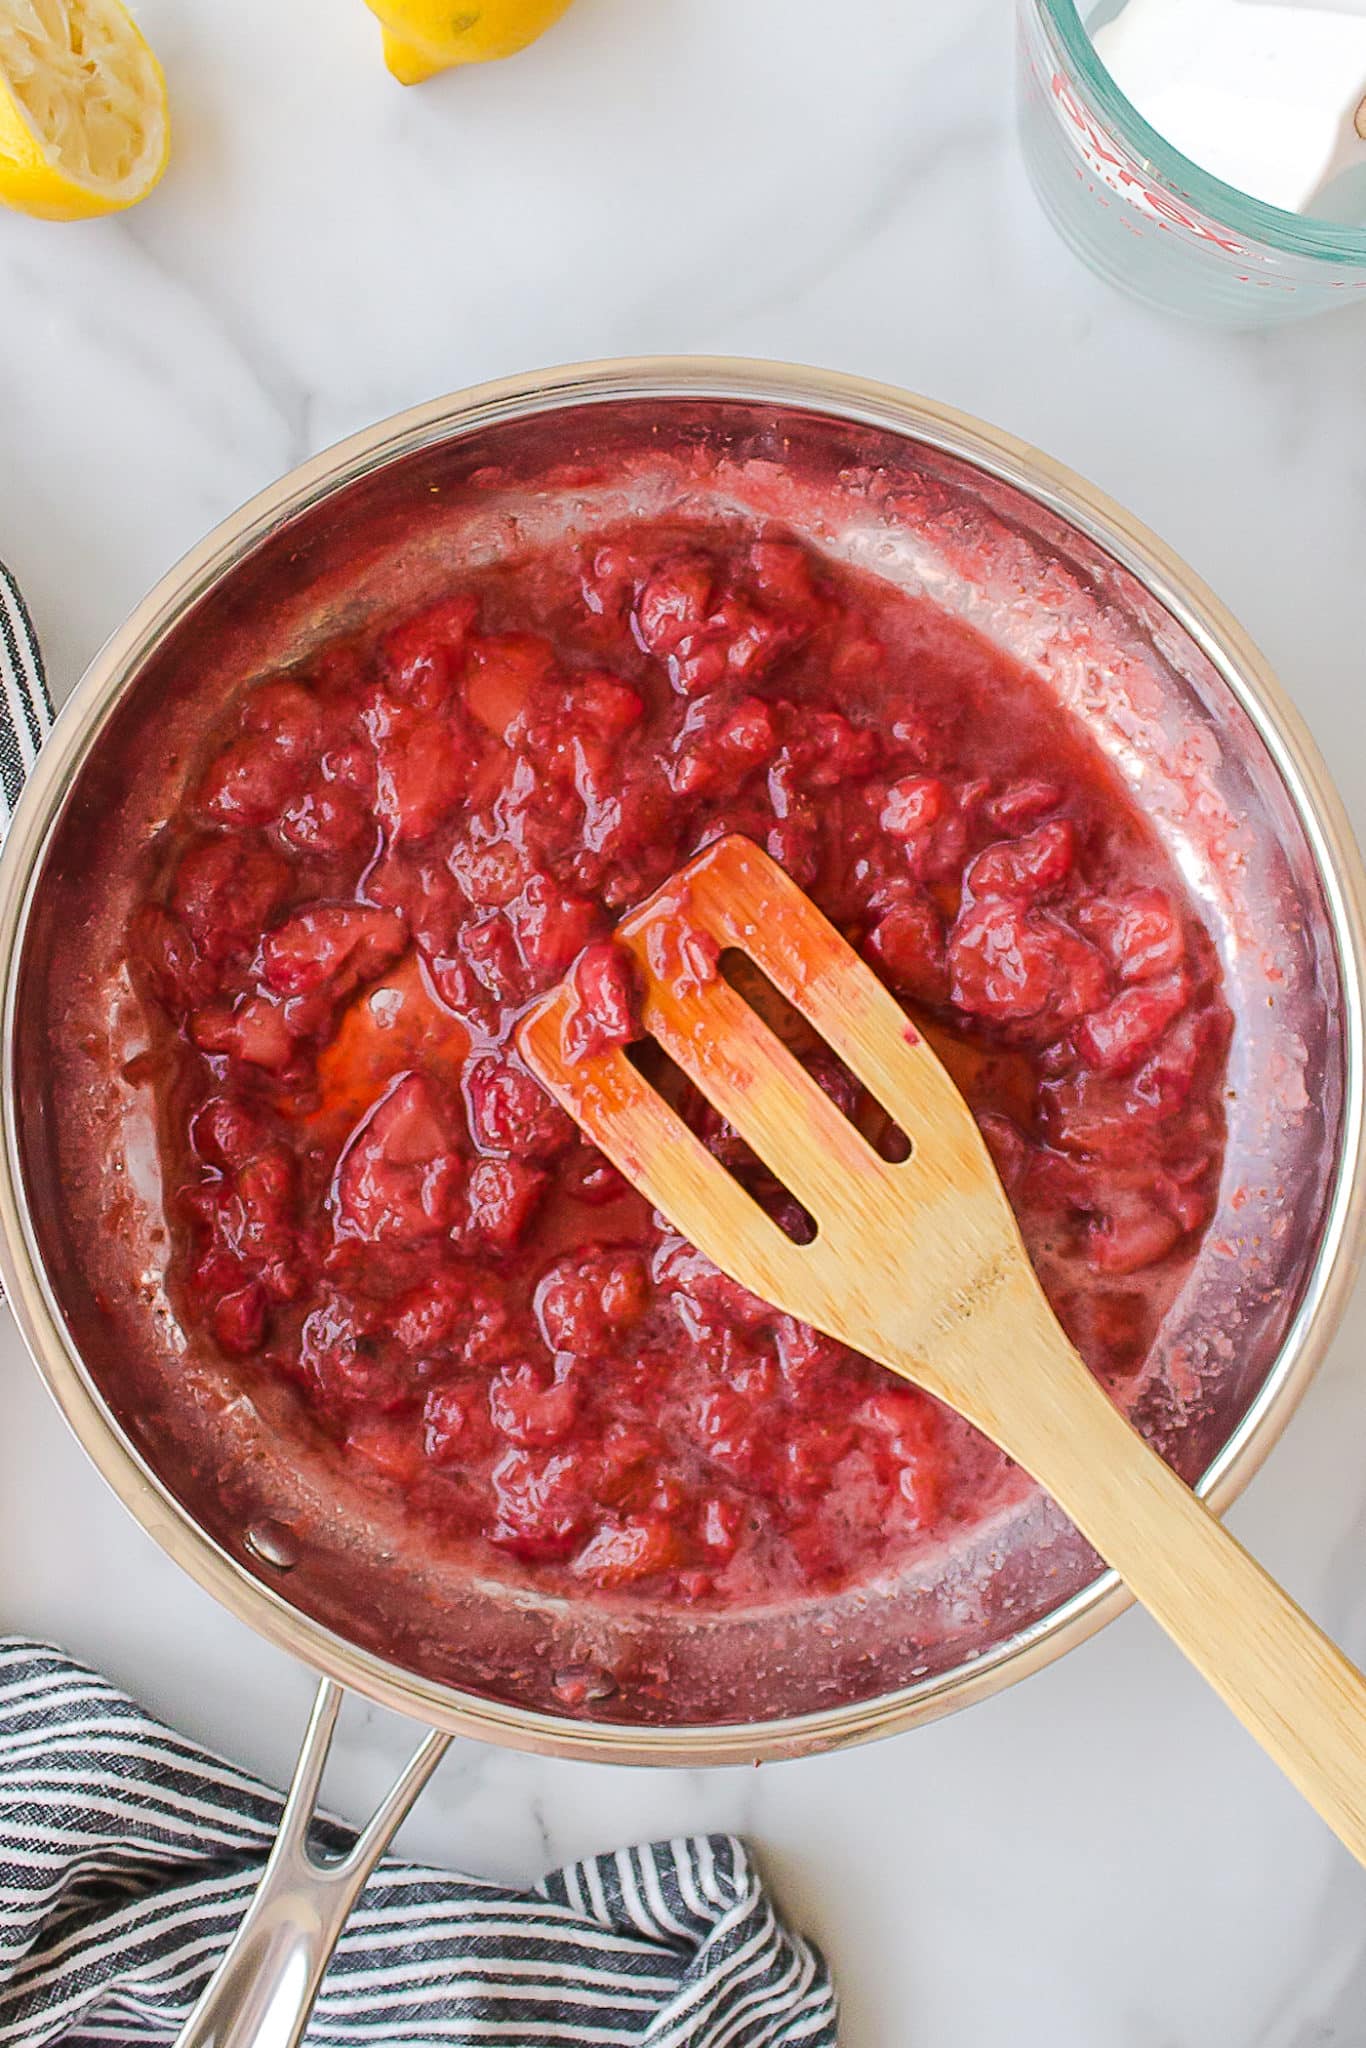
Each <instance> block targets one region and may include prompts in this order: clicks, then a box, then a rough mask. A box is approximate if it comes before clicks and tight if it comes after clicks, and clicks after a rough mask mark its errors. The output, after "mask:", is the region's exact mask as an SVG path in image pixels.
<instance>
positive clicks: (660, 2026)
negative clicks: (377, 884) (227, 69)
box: [0, 568, 836, 2048]
mask: <svg viewBox="0 0 1366 2048" xmlns="http://www.w3.org/2000/svg"><path fill="white" fill-rule="evenodd" d="M51 723H52V707H51V704H50V702H49V699H48V694H47V688H46V684H45V683H44V680H43V671H42V663H41V660H40V658H39V653H38V644H37V640H36V638H35V637H34V633H33V629H32V626H31V624H30V622H29V618H28V614H27V612H26V611H25V609H24V606H23V604H22V602H21V600H20V598H19V594H18V592H17V590H16V589H15V587H14V584H13V582H12V581H11V579H10V578H9V576H8V575H7V574H6V573H5V571H4V570H3V568H0V831H3V827H4V825H5V824H7V823H8V821H9V818H10V815H11V813H12V811H13V808H14V804H15V802H16V800H17V798H18V794H19V791H20V789H21V787H22V785H23V780H24V777H25V775H26V774H27V772H28V770H29V769H30V768H31V767H32V765H33V762H34V760H35V759H36V757H37V752H38V748H39V746H40V744H41V742H42V739H43V736H44V735H45V733H46V732H47V730H48V728H49V727H50V725H51ZM281 1804H282V1801H281V1799H280V1796H279V1794H278V1793H276V1792H272V1791H270V1790H268V1789H267V1788H266V1787H265V1786H264V1785H261V1784H258V1783H257V1781H256V1780H255V1779H254V1778H251V1777H249V1776H248V1775H247V1773H246V1772H245V1771H239V1770H235V1769H234V1768H233V1767H232V1766H231V1765H230V1764H226V1763H223V1762H221V1761H220V1760H219V1759H218V1758H216V1757H213V1756H210V1755H209V1754H207V1752H205V1751H204V1750H202V1749H199V1748H198V1747H197V1746H196V1745H195V1744H194V1743H192V1742H188V1741H186V1740H185V1738H184V1737H183V1736H179V1735H175V1734H173V1733H171V1731H170V1730H168V1729H166V1728H164V1727H162V1726H161V1725H160V1723H158V1722H156V1721H154V1720H153V1719H152V1718H151V1716H150V1715H148V1714H147V1713H145V1712H144V1711H143V1709H142V1708H141V1707H139V1706H138V1705H137V1704H136V1703H135V1702H134V1701H133V1700H131V1699H129V1698H128V1697H127V1696H126V1695H125V1694H123V1693H121V1692H119V1691H117V1690H116V1688H115V1687H113V1686H112V1685H110V1684H109V1683H108V1682H107V1681H106V1680H105V1679H103V1678H101V1677H99V1676H98V1675H97V1674H96V1673H95V1672H93V1671H88V1670H86V1669H85V1668H84V1666H82V1665H80V1664H76V1663H73V1662H72V1661H71V1660H70V1659H69V1658H67V1657H65V1656H63V1655H62V1654H61V1652H59V1651H57V1650H53V1649H50V1648H48V1647H46V1646H44V1645H42V1644H39V1643H32V1642H27V1641H23V1640H19V1639H15V1640H11V1641H9V1642H4V1641H0V2044H21V2048H38V2044H40V2043H45V2042H55V2041H64V2042H70V2043H74V2044H76V2048H82V2044H86V2043H89V2044H92V2048H93V2044H95V2043H104V2042H162V2041H170V2040H172V2039H173V2038H174V2036H175V2034H176V2033H177V2031H178V2030H179V2027H180V2026H181V2024H182V2023H183V2021H184V2020H185V2019H186V2018H187V2017H188V2016H189V2013H190V2010H191V2008H192V2007H193V2005H194V2003H195V2000H196V1999H197V1997H198V1996H199V1993H200V1991H201V1990H202V1988H203V1986H204V1983H205V1980H206V1979H207V1977H208V1975H209V1973H210V1971H211V1970H212V1968H213V1966H214V1964H215V1963H216V1962H217V1961H218V1959H219V1957H220V1956H221V1955H222V1953H223V1951H224V1950H225V1949H226V1947H227V1945H228V1942H229V1941H230V1939H231V1937H232V1935H233V1933H234V1932H235V1931H236V1927H237V1923H238V1921H239V1920H240V1919H241V1917H242V1914H243V1912H244V1911H245V1909H246V1906H247V1902H248V1900H249V1899H250V1897H251V1894H252V1891H253V1889H254V1887H255V1884H256V1881H257V1878H258V1877H259V1875H260V1871H261V1866H262V1864H263V1862H264V1860H265V1856H266V1852H267V1850H268V1849H269V1846H270V1842H271V1839H272V1836H273V1834H274V1831H275V1828H276V1824H277V1822H278V1820H279V1815H280V1809H281ZM321 1833H322V1835H323V1837H324V1838H325V1839H326V1845H327V1846H329V1847H332V1848H341V1847H342V1846H343V1845H344V1843H345V1841H346V1840H347V1839H348V1838H347V1836H346V1833H345V1831H344V1830H342V1829H339V1828H335V1827H334V1828H330V1829H329V1828H327V1827H324V1828H323V1829H322V1830H321ZM307 2038H308V2041H309V2042H310V2043H314V2044H327V2048H363V2044H366V2043H374V2044H383V2048H438V2044H440V2048H452V2044H460V2048H465V2044H469V2048H476V2044H478V2048H486V2044H489V2043H500V2044H502V2048H571V2044H577V2048H608V2044H612V2048H627V2044H630V2048H799V2044H800V2048H835V2039H836V2017H835V1995H834V1991H833V1989H832V1987H831V1983H830V1978H829V1974H828V1972H827V1970H826V1967H825V1964H824V1962H823V1961H822V1959H821V1957H820V1955H819V1954H818V1953H817V1951H816V1950H815V1949H814V1948H812V1947H811V1946H810V1944H809V1943H807V1942H805V1941H803V1940H802V1939H801V1938H800V1937H798V1936H796V1935H793V1934H791V1933H789V1932H788V1931H787V1929H786V1928H785V1927H784V1926H783V1925H782V1923H781V1921H780V1920H778V1918H777V1917H776V1915H775V1913H774V1911H773V1907H772V1905H771V1904H770V1902H769V1900H768V1898H767V1896H766V1895H765V1892H764V1890H763V1887H762V1885H761V1884H760V1882H759V1879H758V1876H757V1875H756V1873H755V1870H754V1866H753V1864H752V1863H751V1861H750V1859H749V1856H748V1853H747V1852H746V1850H745V1847H744V1845H743V1844H742V1843H740V1842H738V1841H736V1840H735V1839H734V1837H733V1836H730V1835H698V1836H689V1837H686V1838H680V1839H678V1840H675V1841H672V1842H655V1843H652V1844H650V1845H649V1846H647V1847H644V1848H638V1849H622V1850H618V1851H617V1852H616V1853H615V1854H613V1855H606V1856H596V1857H593V1858H591V1859H590V1860H588V1861H587V1862H584V1863H575V1864H571V1865H570V1866H569V1867H568V1868H566V1869H564V1870H556V1871H553V1872H552V1873H551V1874H550V1876H548V1877H545V1878H543V1879H542V1880H541V1882H540V1883H539V1884H538V1885H536V1886H535V1887H534V1888H533V1889H532V1890H531V1891H526V1892H520V1891H512V1890H509V1889H507V1888H505V1887H504V1886H502V1885H496V1884H488V1883H485V1882H484V1881H483V1880H481V1879H479V1878H473V1877H459V1876H454V1875H452V1874H451V1873H449V1872H446V1871H441V1870H434V1869H427V1868H424V1867H421V1866H418V1865H414V1864H405V1863H399V1862H397V1861H395V1860H393V1859H389V1860H386V1861H385V1862H384V1863H382V1864H381V1865H380V1867H379V1869H378V1870H377V1871H376V1873H375V1875H374V1876H373V1877H372V1878H371V1880H370V1882H369V1884H368V1885H367V1887H366V1889H365V1892H364V1894H363V1896H362V1898H361V1900H360V1903H359V1905H358V1907H357V1909H356V1911H355V1913H354V1915H353V1917H352V1919H351V1922H350V1925H349V1926H348V1928H347V1930H346V1932H345V1934H344V1935H343V1937H342V1941H341V1945H340V1947H339V1949H338V1952H337V1956H336V1959H335V1961H334V1962H333V1965H332V1967H331V1969H330V1970H329V1972H328V1974H327V1977H326V1979H325V1981H324V1984H323V1988H322V1993H321V1995H320V1997H319V2000H318V2004H317V2007H316V2010H315V2012H314V2016H313V2019H312V2021H311V2023H310V2026H309V2030H308V2036H307Z"/></svg>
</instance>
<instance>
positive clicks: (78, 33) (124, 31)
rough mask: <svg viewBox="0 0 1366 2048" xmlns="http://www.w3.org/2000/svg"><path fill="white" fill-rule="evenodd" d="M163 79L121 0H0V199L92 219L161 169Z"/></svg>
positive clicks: (135, 194)
mask: <svg viewBox="0 0 1366 2048" xmlns="http://www.w3.org/2000/svg"><path fill="white" fill-rule="evenodd" d="M170 144H171V124H170V118H169V115H168V113H167V107H166V81H165V79H164V78H163V76H162V72H161V66H160V65H159V64H158V63H157V60H156V58H155V57H154V56H153V55H152V52H151V50H150V49H149V48H148V46H147V44H146V42H145V41H144V39H143V37H142V35H141V34H140V32H139V30H138V28H137V26H136V24H135V22H134V21H133V18H132V16H131V15H130V14H129V12H128V10H127V8H126V7H124V6H123V5H122V4H121V0H0V204H3V205H5V206H12V207H16V208H17V209H18V210H19V211H20V212H21V213H31V214H36V215H38V216H39V217H40V218H42V219H44V220H89V219H90V218H91V217H92V216H94V215H95V214H101V213H115V212H117V211H119V209H121V208H123V207H126V206H135V205H136V204H137V202H138V200H139V199H145V198H146V196H147V194H148V193H149V192H150V191H151V189H152V187H153V186H154V185H155V184H156V182H157V180H158V178H160V176H161V174H162V172H163V171H164V170H165V168H166V159H167V156H168V155H169V153H170Z"/></svg>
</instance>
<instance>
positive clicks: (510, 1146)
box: [464, 1053, 575, 1163]
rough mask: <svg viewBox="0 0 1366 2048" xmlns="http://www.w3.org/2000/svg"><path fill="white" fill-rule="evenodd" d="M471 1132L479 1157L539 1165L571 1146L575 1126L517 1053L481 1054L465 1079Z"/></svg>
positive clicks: (473, 1061)
mask: <svg viewBox="0 0 1366 2048" xmlns="http://www.w3.org/2000/svg"><path fill="white" fill-rule="evenodd" d="M464 1086H465V1102H466V1105H467V1107H468V1109H469V1119H470V1131H471V1134H472V1136H473V1138H474V1142H475V1144H476V1145H477V1146H478V1148H479V1150H480V1151H481V1152H493V1153H501V1154H502V1155H503V1156H504V1157H505V1158H511V1157H512V1155H513V1154H514V1153H516V1154H519V1155H520V1156H521V1157H523V1158H525V1159H534V1160H536V1161H538V1162H541V1163H544V1162H546V1161H548V1160H551V1159H556V1158H558V1157H559V1155H560V1153H561V1152H563V1151H565V1150H566V1149H567V1147H568V1146H570V1145H572V1144H573V1142H574V1135H575V1133H574V1125H573V1123H572V1122H571V1121H570V1119H569V1118H568V1117H567V1116H566V1115H565V1113H564V1111H563V1110H562V1109H561V1108H560V1107H559V1105H558V1104H557V1103H554V1102H552V1101H551V1099H550V1097H549V1096H548V1095H547V1094H546V1092H545V1090H544V1088H542V1086H541V1084H540V1082H539V1081H538V1080H536V1078H535V1076H534V1075H532V1074H531V1073H529V1072H528V1070H527V1069H526V1067H524V1066H523V1065H522V1062H521V1061H520V1059H518V1058H517V1056H516V1054H511V1055H508V1056H501V1055H499V1054H497V1053H480V1054H478V1055H477V1056H476V1057H475V1058H474V1059H472V1060H470V1061H469V1062H468V1064H467V1065H466V1068H465V1076H464Z"/></svg>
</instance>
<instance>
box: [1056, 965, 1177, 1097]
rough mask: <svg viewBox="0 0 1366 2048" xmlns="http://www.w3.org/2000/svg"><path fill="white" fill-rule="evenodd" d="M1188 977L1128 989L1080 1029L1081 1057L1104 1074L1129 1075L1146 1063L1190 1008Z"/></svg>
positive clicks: (1078, 1027)
mask: <svg viewBox="0 0 1366 2048" xmlns="http://www.w3.org/2000/svg"><path fill="white" fill-rule="evenodd" d="M1189 993H1190V991H1189V989H1188V987H1187V985H1186V979H1185V976H1184V975H1180V974H1174V975H1172V976H1171V977H1170V978H1169V979H1168V980H1166V981H1148V982H1143V983H1142V984H1140V985H1139V986H1138V987H1136V988H1126V989H1124V990H1122V991H1121V993H1120V994H1119V995H1117V996H1116V997H1115V998H1114V999H1113V1001H1112V1002H1109V1003H1107V1004H1106V1005H1105V1007H1104V1009H1103V1010H1095V1011H1093V1012H1092V1014H1091V1015H1090V1016H1089V1017H1083V1019H1082V1021H1081V1023H1080V1024H1078V1026H1077V1029H1076V1034H1075V1035H1076V1046H1077V1053H1078V1056H1079V1057H1080V1058H1081V1059H1082V1060H1083V1061H1084V1062H1085V1064H1086V1065H1087V1066H1088V1067H1094V1068H1095V1069H1096V1071H1097V1073H1101V1074H1127V1073H1130V1072H1131V1071H1132V1070H1133V1068H1135V1067H1136V1066H1138V1065H1140V1063H1141V1062H1142V1061H1143V1060H1145V1059H1146V1058H1147V1056H1148V1054H1149V1053H1150V1052H1151V1051H1152V1049H1153V1047H1154V1046H1155V1045H1156V1044H1157V1041H1158V1040H1159V1038H1161V1036H1162V1034H1163V1032H1164V1031H1165V1030H1166V1028H1167V1026H1168V1025H1169V1024H1170V1023H1172V1022H1173V1020H1174V1019H1175V1018H1177V1017H1179V1016H1180V1014H1181V1012H1182V1010H1184V1009H1185V1007H1186V1002H1187V999H1188V997H1189Z"/></svg>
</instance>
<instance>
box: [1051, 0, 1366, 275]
mask: <svg viewBox="0 0 1366 2048" xmlns="http://www.w3.org/2000/svg"><path fill="white" fill-rule="evenodd" d="M1025 4H1026V5H1027V6H1030V7H1032V8H1033V9H1034V11H1035V12H1036V13H1037V14H1038V16H1039V18H1040V20H1041V21H1042V23H1043V25H1044V28H1045V31H1046V32H1048V33H1050V34H1051V36H1052V38H1053V40H1054V42H1055V45H1056V47H1057V53H1058V57H1059V61H1060V63H1061V64H1062V67H1063V69H1064V70H1070V71H1072V72H1073V73H1074V74H1075V76H1076V78H1077V80H1078V82H1079V83H1080V84H1081V85H1082V86H1083V87H1084V88H1085V90H1086V91H1087V92H1088V93H1089V94H1090V96H1091V98H1092V99H1093V100H1094V102H1095V104H1096V107H1097V109H1098V110H1099V112H1100V113H1101V114H1102V115H1103V117H1104V119H1105V121H1106V123H1107V124H1108V125H1109V127H1110V129H1111V131H1112V133H1113V134H1114V135H1115V136H1116V138H1117V139H1118V140H1120V141H1122V142H1124V143H1125V144H1127V146H1128V147H1129V148H1130V149H1132V150H1133V152H1134V154H1135V155H1136V156H1138V157H1141V158H1142V159H1143V161H1144V163H1145V164H1146V165H1147V168H1148V169H1149V170H1150V171H1151V172H1152V173H1153V175H1154V176H1155V177H1156V178H1158V179H1159V180H1160V181H1161V183H1162V184H1164V185H1166V186H1167V187H1168V188H1169V189H1170V190H1171V191H1172V192H1175V193H1176V194H1178V196H1179V197H1181V198H1183V199H1188V200H1190V201H1191V203H1192V204H1193V205H1194V206H1196V207H1198V208H1199V209H1200V211H1201V212H1202V213H1204V214H1206V215H1207V216H1208V217H1209V219H1210V220H1212V221H1215V222H1217V223H1218V224H1219V225H1220V226H1222V227H1228V228H1231V229H1232V230H1233V231H1234V233H1235V234H1241V235H1245V236H1248V237H1251V238H1253V239H1255V240H1257V241H1259V242H1263V243H1265V244H1267V245H1268V246H1269V247H1271V248H1274V249H1278V250H1281V251H1282V252H1284V253H1286V254H1288V255H1294V256H1306V257H1311V258H1314V259H1317V260H1318V261H1320V262H1323V263H1353V264H1361V265H1363V266H1366V226H1362V227H1354V226H1353V225H1352V224H1351V223H1350V222H1343V221H1328V220H1318V219H1316V218H1314V216H1313V215H1310V214H1302V213H1288V212H1287V211H1286V210H1285V208H1284V207H1281V206H1270V205H1268V204H1267V202H1266V201H1265V200H1264V199H1254V198H1253V197H1252V195H1251V193H1250V192H1240V191H1239V190H1238V187H1237V186H1236V185H1226V184H1225V183H1224V181H1223V179H1222V178H1216V177H1214V176H1213V175H1212V174H1211V173H1210V172H1209V171H1204V170H1201V168H1200V166H1199V164H1195V163H1192V162H1191V160H1190V158H1189V157H1187V156H1182V154H1181V152H1180V150H1179V149H1173V147H1172V145H1171V144H1170V143H1169V142H1168V141H1167V140H1166V138H1165V137H1164V136H1162V135H1159V134H1158V132H1157V130H1156V129H1155V128H1150V127H1149V125H1148V123H1147V122H1146V121H1145V120H1144V118H1143V116H1142V115H1141V114H1140V113H1139V111H1138V109H1137V107H1136V106H1135V105H1134V104H1133V102H1132V100H1128V99H1126V98H1125V96H1124V94H1123V93H1122V92H1121V91H1120V89H1119V87H1118V86H1117V85H1116V84H1115V81H1114V79H1113V78H1112V77H1111V76H1110V73H1109V72H1108V71H1107V70H1106V68H1105V66H1104V65H1103V64H1102V63H1101V61H1100V58H1099V57H1098V56H1097V55H1096V51H1095V45H1094V44H1093V43H1092V41H1091V38H1090V35H1089V34H1088V33H1087V29H1086V25H1085V23H1084V22H1083V21H1082V18H1081V16H1080V15H1079V14H1078V12H1077V9H1076V4H1075V0H1025Z"/></svg>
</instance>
